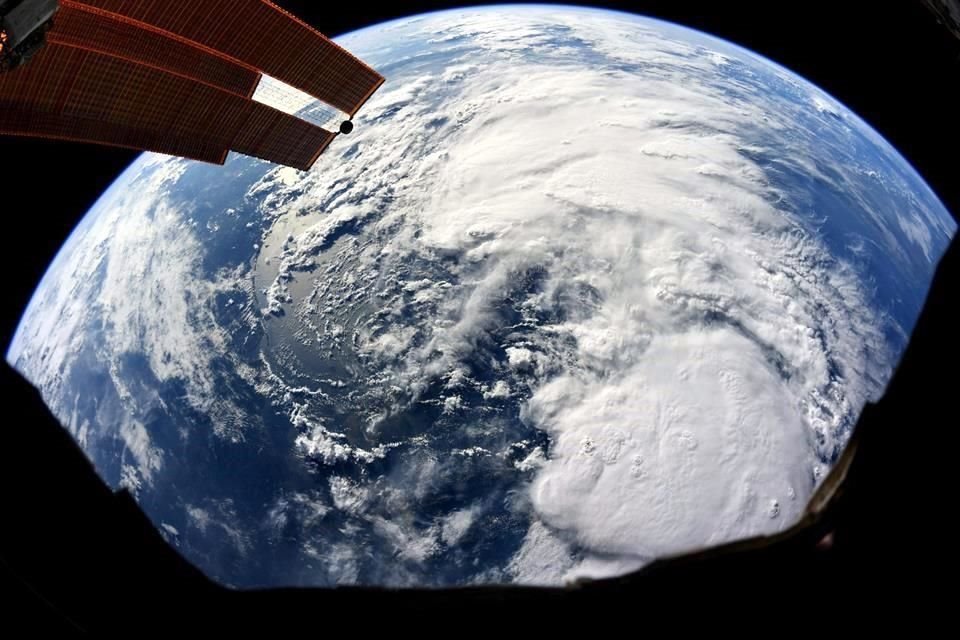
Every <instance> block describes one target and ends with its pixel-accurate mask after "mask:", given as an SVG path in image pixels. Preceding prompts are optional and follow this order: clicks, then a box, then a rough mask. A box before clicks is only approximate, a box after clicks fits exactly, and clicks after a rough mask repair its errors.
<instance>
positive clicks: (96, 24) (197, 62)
mask: <svg viewBox="0 0 960 640" xmlns="http://www.w3.org/2000/svg"><path fill="white" fill-rule="evenodd" d="M47 40H48V41H49V42H53V43H58V44H65V45H70V46H72V47H81V48H84V49H90V50H91V51H98V52H100V53H106V54H109V55H112V56H117V57H122V58H126V59H127V60H130V61H132V62H138V63H140V64H146V65H149V66H151V67H156V68H158V69H163V70H165V71H170V72H172V73H176V74H179V75H185V76H188V77H190V78H193V79H195V80H199V81H201V82H205V83H207V84H211V85H213V86H215V87H220V88H221V89H224V90H226V91H230V92H231V93H236V94H237V95H241V96H244V97H250V96H252V95H253V93H254V91H256V88H257V84H258V83H259V82H260V77H261V75H260V72H259V71H257V70H256V69H254V68H252V67H249V66H246V65H242V64H240V63H239V62H237V61H236V60H233V59H232V58H228V57H227V56H224V55H223V54H221V53H219V52H217V51H214V50H213V49H209V48H206V47H202V46H201V45H197V44H196V43H193V42H190V41H189V40H187V39H185V38H182V37H179V36H176V35H175V34H171V33H169V32H166V31H162V30H160V29H157V28H156V27H152V26H150V25H147V24H144V23H141V22H136V21H134V20H131V19H129V18H125V17H123V16H119V15H117V14H115V13H110V12H107V11H103V10H101V9H97V8H95V7H91V6H87V5H84V4H81V3H79V2H72V1H70V0H63V2H62V3H61V8H60V12H59V13H58V14H57V16H56V20H55V23H54V27H53V29H52V30H51V31H50V32H49V33H48V35H47Z"/></svg>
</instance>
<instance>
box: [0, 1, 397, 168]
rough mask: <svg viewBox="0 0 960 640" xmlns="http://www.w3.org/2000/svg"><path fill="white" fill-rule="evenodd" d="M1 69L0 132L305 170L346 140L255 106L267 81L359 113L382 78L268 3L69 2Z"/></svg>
mask: <svg viewBox="0 0 960 640" xmlns="http://www.w3.org/2000/svg"><path fill="white" fill-rule="evenodd" d="M46 40H47V45H46V46H45V47H44V48H43V49H41V50H40V51H39V53H37V54H36V55H35V56H34V57H33V58H32V60H31V61H30V62H29V64H26V65H24V66H23V67H22V68H19V69H16V70H13V71H10V72H8V73H0V133H2V134H9V135H24V136H39V137H48V138H55V139H63V140H74V141H83V142H94V143H100V144H107V145H115V146H123V147H131V148H137V149H146V150H151V151H157V152H161V153H167V154H171V155H178V156H183V157H186V158H191V159H197V160H203V161H207V162H215V163H220V164H222V163H223V162H224V161H225V160H226V157H227V154H228V152H229V151H231V150H233V151H237V152H239V153H243V154H245V155H250V156H255V157H258V158H263V159H265V160H270V161H273V162H276V163H279V164H285V165H288V166H292V167H296V168H298V169H307V168H309V167H310V166H312V165H313V163H314V162H315V161H316V159H317V157H318V156H319V155H320V154H321V153H322V152H323V151H324V149H326V147H327V146H328V145H329V144H330V142H331V141H332V139H333V138H334V137H335V135H336V134H334V133H332V132H329V131H326V130H325V129H322V128H320V127H317V126H316V125H314V124H311V123H309V122H306V121H304V120H301V119H298V118H297V117H295V116H293V115H289V114H287V113H284V112H282V111H279V110H277V109H274V108H272V107H270V106H267V105H265V104H261V103H260V102H256V101H254V100H252V99H251V98H252V96H253V94H254V92H255V90H256V88H257V85H258V84H259V82H260V80H261V77H262V75H261V74H263V73H265V74H268V75H270V76H272V77H274V78H276V79H278V80H280V81H282V82H285V83H287V84H289V85H292V86H294V87H296V88H297V89H300V90H301V91H304V92H306V93H308V94H310V95H313V96H314V97H316V98H318V99H320V100H322V101H323V102H326V103H327V104H329V105H331V106H333V107H335V108H337V109H339V110H341V111H343V112H345V113H346V114H348V115H349V116H353V115H354V114H355V113H356V112H357V111H358V110H359V108H360V107H361V106H362V104H363V103H364V102H365V101H366V100H367V99H368V98H369V97H370V95H371V94H372V93H373V92H374V91H376V89H377V88H378V87H379V86H380V85H381V84H382V83H383V78H382V76H380V75H379V74H377V73H376V72H375V71H373V69H371V68H370V67H368V66H367V65H365V64H364V63H362V62H360V61H359V60H357V59H356V58H354V57H353V56H352V55H351V54H349V53H348V52H346V51H344V50H343V49H341V48H340V47H339V46H337V45H336V44H334V43H332V42H330V41H329V40H327V39H326V38H325V37H323V36H322V35H320V34H319V33H317V32H316V31H314V30H313V29H312V28H310V27H309V26H307V25H305V24H304V23H302V22H300V21H299V20H297V19H295V18H293V17H292V16H290V15H289V14H287V13H285V12H283V11H282V10H280V9H279V8H277V7H276V6H274V5H273V4H271V3H269V2H266V1H264V0H190V1H181V0H131V1H126V0H63V1H62V2H61V3H60V11H59V12H58V13H57V15H56V18H55V22H54V27H53V28H52V29H50V30H49V32H48V33H46Z"/></svg>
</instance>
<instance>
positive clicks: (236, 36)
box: [76, 0, 383, 116]
mask: <svg viewBox="0 0 960 640" xmlns="http://www.w3.org/2000/svg"><path fill="white" fill-rule="evenodd" d="M76 1H77V2H79V3H80V4H84V5H87V6H90V7H95V8H98V9H102V10H105V11H109V12H112V13H115V14H118V15H122V16H126V17H128V18H131V19H133V20H138V21H140V22H144V23H147V24H150V25H153V26H155V27H157V28H159V29H163V30H164V31H169V32H171V33H174V34H177V35H179V36H182V37H184V38H186V39H188V40H191V41H193V42H196V43H199V44H202V45H204V46H206V47H209V48H211V49H215V50H217V51H220V52H222V53H224V54H226V55H228V56H230V57H232V58H235V59H237V60H239V61H241V62H243V63H244V64H247V65H250V66H251V67H255V68H257V69H259V70H261V71H262V72H263V73H266V74H267V75H270V76H272V77H274V78H276V79H278V80H280V81H282V82H285V83H286V84H289V85H291V86H294V87H296V88H298V89H300V90H301V91H304V92H306V93H308V94H310V95H312V96H314V97H315V98H318V99H319V100H322V101H324V102H326V103H327V104H329V105H331V106H334V107H336V108H337V109H340V110H341V111H344V112H346V113H348V114H350V115H351V116H352V115H354V114H355V113H356V112H357V111H358V110H359V109H360V107H361V106H362V105H363V103H364V102H366V100H367V99H368V98H369V97H370V96H371V95H372V94H373V92H374V91H376V90H377V88H378V87H379V86H380V85H381V84H382V83H383V77H382V76H381V75H380V74H379V73H377V72H376V71H374V70H373V69H371V68H370V67H369V66H367V65H366V64H365V63H363V62H362V61H360V60H359V59H357V58H356V57H354V56H353V55H352V54H350V53H349V52H348V51H346V50H344V49H343V48H341V47H339V46H338V45H336V44H334V43H333V42H331V41H330V40H328V39H327V38H326V37H325V36H323V35H322V34H321V33H319V32H318V31H316V30H314V29H313V28H312V27H310V26H309V25H307V24H305V23H303V22H301V21H300V20H298V19H297V18H295V17H294V16H292V15H290V14H288V13H287V12H285V11H283V10H282V9H280V8H279V7H277V6H276V5H274V4H272V3H270V2H266V1H265V0H182V1H173V2H172V1H168V0H76Z"/></svg>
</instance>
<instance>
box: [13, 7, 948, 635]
mask: <svg viewBox="0 0 960 640" xmlns="http://www.w3.org/2000/svg"><path fill="white" fill-rule="evenodd" d="M173 1H180V0H173ZM183 1H186V0H183ZM278 4H280V5H282V6H284V7H285V8H287V9H289V10H291V11H293V12H294V13H296V14H298V15H299V16H301V17H303V18H304V19H305V20H307V21H308V22H310V23H312V24H313V25H315V26H316V27H317V28H319V29H320V30H321V31H323V32H324V33H327V34H328V35H331V36H333V35H336V34H339V33H342V32H346V31H350V30H352V29H355V28H358V27H361V26H366V25H369V24H375V23H377V22H380V21H382V20H384V19H389V18H394V17H400V16H403V15H410V14H415V13H420V12H422V11H427V10H433V9H440V8H446V7H451V6H458V5H457V4H454V3H442V2H402V3H391V4H390V5H387V6H384V7H379V6H375V5H366V4H365V3H362V2H353V3H341V4H327V3H321V2H318V1H315V0H310V1H308V0H300V1H295V0H280V1H279V2H278ZM578 4H597V5H600V4H602V6H608V7H610V8H615V9H620V10H625V11H634V12H637V13H642V14H646V15H650V16H654V17H659V18H662V19H666V20H670V21H673V22H678V23H680V24H684V25H687V26H690V27H694V28H697V29H700V30H703V31H705V32H707V33H711V34H714V35H717V36H720V37H723V38H725V39H728V40H731V41H732V42H735V43H737V44H740V45H742V46H745V47H747V48H749V49H752V50H754V51H757V52H759V53H761V54H763V55H765V56H766V57H768V58H771V59H772V60H774V61H776V62H779V63H780V64H782V65H784V66H786V67H787V68H790V69H792V70H794V71H796V72H797V73H799V74H800V75H801V76H804V77H806V78H807V79H810V80H812V81H813V82H815V83H816V84H818V85H819V86H821V87H822V88H824V89H825V90H826V91H827V92H828V93H830V94H832V95H834V96H835V97H837V98H839V99H840V100H841V101H842V102H844V103H846V104H847V105H848V106H849V107H850V108H851V109H853V110H854V111H855V112H856V113H858V114H859V115H861V116H862V117H863V118H864V119H866V120H867V121H868V122H869V123H870V124H872V125H873V126H874V127H875V128H876V129H877V130H878V131H880V133H882V134H883V135H884V136H885V137H886V138H887V139H889V140H890V141H891V142H892V143H893V144H894V146H896V147H897V148H898V149H899V150H900V151H901V152H902V153H903V154H904V155H905V156H906V157H907V159H908V160H909V161H910V162H911V163H912V164H913V165H914V166H915V167H916V168H917V169H918V170H919V172H920V173H921V175H923V176H924V178H925V179H926V180H927V181H928V182H929V183H930V185H931V186H932V187H933V189H934V191H936V192H937V194H938V195H939V196H940V198H941V199H942V200H943V201H944V203H945V204H946V205H947V208H948V209H949V210H950V211H952V212H953V213H954V216H955V217H956V215H957V214H958V213H960V175H958V174H960V172H958V169H960V161H958V160H957V159H956V157H957V154H958V152H960V127H958V124H960V122H958V120H960V41H958V40H957V39H956V38H954V37H953V36H952V35H951V33H950V32H949V31H948V30H947V29H945V28H944V27H942V26H941V25H939V24H938V23H937V21H936V19H935V17H934V16H933V14H932V13H930V12H929V11H928V10H927V8H926V6H925V4H924V3H923V2H922V1H921V0H889V1H885V2H860V1H851V0H833V1H831V2H823V1H820V0H816V1H814V0H811V1H807V2H796V3H794V2H787V1H783V0H781V1H779V2H777V1H774V0H767V1H766V2H737V1H719V0H713V1H706V0H698V1H692V0H661V1H653V0H651V1H647V2H640V1H638V2H609V3H588V2H585V3H578ZM135 157H136V154H134V153H130V152H126V151H121V150H112V149H103V148H96V147H92V146H86V145H67V144H60V143H53V142H44V141H33V140H15V139H10V138H4V139H0V194H2V196H0V197H2V199H0V212H2V213H3V224H4V226H3V230H4V238H5V242H4V247H3V250H2V251H0V257H2V260H3V270H2V271H0V273H3V274H4V276H5V278H4V296H3V316H2V325H0V343H2V346H3V350H4V352H5V350H6V347H7V345H8V344H9V341H10V338H11V337H12V334H13V331H14V329H15V327H16V324H17V322H18V320H19V317H20V314H21V312H22V310H23V309H24V308H25V306H26V304H27V302H28V301H29V298H30V295H31V294H32V292H33V290H34V288H35V286H36V284H37V283H38V282H39V280H40V278H41V277H42V275H43V273H44V271H45V270H46V268H47V266H48V265H49V263H50V261H51V260H52V258H53V257H54V255H55V254H56V252H57V250H58V249H59V248H60V246H61V245H62V244H63V242H64V240H65V239H66V237H67V235H68V234H69V233H70V231H71V230H72V228H73V227H74V226H75V225H76V224H77V223H78V222H79V221H80V219H81V217H82V216H83V215H84V214H85V212H86V211H87V210H88V209H89V207H90V206H91V204H92V203H93V202H94V201H95V200H96V198H97V197H98V196H99V195H100V194H101V193H102V192H103V191H104V190H105V189H106V188H107V187H108V186H109V185H110V184H111V183H112V182H113V180H114V179H115V178H116V177H117V175H118V174H119V172H120V171H122V170H123V169H124V168H125V167H126V166H127V165H128V164H129V163H130V162H131V161H132V160H133V159H134V158H135ZM958 251H960V250H958V249H957V245H956V242H955V243H954V245H953V246H952V247H951V250H950V252H949V253H948V256H947V258H945V260H944V262H943V263H942V265H941V268H940V271H939V274H938V276H937V280H936V283H935V288H934V292H933V293H932V294H931V297H930V299H929V300H928V304H927V308H926V309H925V312H924V316H923V317H922V318H921V322H920V324H919V325H918V328H917V331H916V333H915V335H914V340H913V342H912V343H911V346H910V349H909V351H908V354H907V356H906V357H905V359H904V361H903V364H902V366H901V367H900V369H899V370H898V372H897V375H896V377H895V379H894V382H893V383H892V384H891V386H890V388H889V393H888V395H887V397H886V398H885V399H884V400H883V401H882V402H881V403H880V404H879V405H878V407H876V408H872V409H870V410H869V411H867V412H865V416H864V418H863V419H862V420H861V422H860V425H859V427H858V438H859V439H860V447H861V449H860V454H859V455H858V457H857V459H856V461H855V463H854V467H853V469H852V471H851V483H850V487H849V490H848V492H847V495H846V496H845V499H844V500H843V501H842V503H841V504H840V506H839V507H838V509H837V510H836V513H834V514H833V516H832V518H831V521H830V526H831V527H832V528H833V529H834V530H835V536H834V540H835V544H834V547H833V549H832V550H830V551H827V552H825V551H814V550H812V545H811V541H810V540H809V539H807V538H804V537H802V536H801V537H800V538H798V539H794V540H790V541H786V542H784V543H782V544H779V545H774V546H773V547H770V548H768V549H766V550H761V551H756V552H753V553H751V554H747V555H743V554H740V553H729V554H726V555H721V556H720V557H714V558H712V559H709V560H705V561H702V562H700V563H692V562H691V563H684V564H681V566H678V567H674V568H673V569H666V568H664V569H662V570H659V569H658V570H654V571H653V572H651V573H652V575H649V576H638V577H633V578H628V579H624V580H618V581H613V582H610V583H605V584H603V585H599V586H596V587H591V588H582V589H575V590H572V591H520V592H517V591H505V590H492V591H481V592H466V593H452V592H447V593H406V594H390V593H384V592H364V591H343V590H341V591H338V592H336V593H334V592H316V591H307V592H296V593H286V592H274V593H271V594H233V593H230V592H226V591H224V590H222V589H219V588H217V587H215V586H213V585H210V584H208V583H206V582H205V581H204V580H203V579H202V577H201V576H199V575H198V574H196V573H195V572H194V571H193V570H192V569H190V568H189V567H187V566H185V565H183V564H181V563H180V562H179V561H178V559H177V557H176V555H175V554H173V553H172V552H170V551H169V550H168V549H167V548H166V547H165V545H163V543H162V542H161V541H160V539H159V537H158V536H157V534H156V533H155V531H154V530H153V529H152V527H151V526H150V525H149V524H148V523H146V522H145V521H144V520H143V519H142V517H141V516H140V515H139V511H138V510H137V509H136V508H135V507H134V506H133V505H132V503H131V502H130V501H129V499H128V498H127V497H125V496H123V495H121V496H113V495H111V494H110V493H109V491H107V490H106V489H105V487H103V486H102V485H100V484H99V483H98V482H97V481H96V479H95V477H94V476H93V474H92V471H91V470H90V468H89V467H88V466H87V465H86V464H85V460H84V459H83V458H82V456H80V455H79V453H78V450H76V449H75V448H74V447H73V445H72V440H70V438H69V436H68V435H67V434H66V433H65V432H64V431H63V430H62V429H60V428H59V426H58V425H57V423H56V422H55V421H54V420H53V418H52V417H50V415H49V414H48V413H47V412H46V410H45V408H44V406H43V404H42V403H41V402H40V400H39V398H38V396H37V395H36V394H35V393H34V392H33V391H32V389H31V388H30V387H29V386H28V385H26V384H25V383H24V382H23V381H22V380H21V379H20V378H19V376H17V375H16V374H15V373H13V372H12V371H11V369H10V368H9V367H8V366H6V364H5V363H4V364H2V365H0V373H2V377H3V400H4V407H3V408H4V412H3V415H4V420H3V424H4V426H5V429H4V435H5V437H4V440H3V444H2V445H0V491H2V494H0V495H2V502H0V504H2V506H0V514H2V515H0V590H2V593H0V635H4V636H5V637H13V636H14V635H19V634H16V633H11V632H15V631H16V630H17V629H23V630H24V631H28V632H29V633H30V635H34V634H36V633H40V632H43V631H57V630H71V629H72V630H74V631H76V630H79V629H87V630H93V631H96V632H104V631H113V632H121V633H135V634H137V635H140V634H141V633H144V632H158V631H160V630H164V631H171V632H175V631H182V632H184V633H193V632H197V631H217V632H223V633H227V632H231V631H250V632H256V631H274V632H279V631H281V630H283V631H295V630H306V631H310V630H312V631H315V632H316V633H317V634H319V633H324V632H327V633H329V632H331V631H334V630H336V629H339V628H340V626H341V625H344V627H345V628H354V629H357V630H366V631H371V630H378V631H389V630H396V631H397V632H408V631H409V630H411V629H421V630H422V629H426V630H427V631H426V633H431V632H432V633H443V632H444V629H448V630H450V631H451V632H452V631H453V629H451V628H450V627H446V626H436V625H434V624H431V622H432V621H439V620H440V619H441V618H447V617H451V616H454V617H456V618H458V619H459V624H460V625H463V626H466V627H467V629H468V630H476V629H478V628H480V627H484V628H486V627H488V626H490V627H492V626H498V625H499V624H500V623H501V622H502V621H503V620H504V618H505V617H507V616H517V617H519V618H520V619H524V618H525V619H527V620H528V621H531V620H532V621H534V622H535V623H536V624H539V623H541V622H545V621H547V620H550V619H557V618H559V619H563V618H564V617H565V616H564V615H559V613H560V612H568V615H570V613H569V612H573V613H572V616H571V617H573V618H577V619H581V620H583V619H589V618H592V617H594V616H597V617H601V616H603V617H609V616H613V620H612V621H613V622H618V620H619V619H620V618H621V616H622V618H623V619H624V620H625V621H626V620H631V619H632V624H631V623H629V622H628V623H627V624H630V627H628V628H629V629H631V630H633V631H635V632H636V631H641V630H642V629H645V628H648V625H650V624H656V623H657V618H658V616H663V617H664V618H665V622H671V620H672V621H674V622H671V624H675V621H676V618H673V617H669V618H668V617H667V614H666V611H665V609H664V608H662V607H661V605H662V604H670V603H673V604H678V603H685V604H688V605H689V604H690V603H691V602H692V601H694V600H700V599H705V598H708V597H709V598H716V596H717V595H719V596H720V600H721V601H722V602H724V603H725V605H728V606H729V607H730V608H728V609H727V612H728V614H727V616H725V617H726V618H727V619H729V620H730V622H731V623H733V624H737V625H738V626H741V625H742V623H743V622H745V621H746V620H748V619H752V618H749V616H752V615H753V612H754V611H755V610H756V608H757V607H756V606H755V605H756V601H757V600H758V599H759V600H762V601H763V602H764V603H765V604H771V605H772V606H771V608H769V609H767V611H768V613H776V614H777V615H778V616H780V617H781V618H782V619H783V620H784V621H791V624H793V623H794V622H800V623H804V622H806V624H807V625H811V626H819V625H820V623H821V622H822V619H821V616H823V615H824V607H826V610H827V612H829V613H828V614H827V615H830V614H831V613H832V615H837V614H840V615H844V616H847V617H848V618H849V619H850V620H853V621H858V622H862V621H873V622H876V621H880V620H882V619H884V618H886V617H888V616H897V617H904V619H906V620H907V621H910V622H912V623H914V624H916V625H919V626H922V625H923V624H925V623H928V624H932V623H933V621H934V619H935V614H937V613H941V614H942V613H945V611H944V610H943V608H942V607H944V606H946V605H948V604H950V603H952V601H953V597H952V595H951V593H952V590H953V589H955V587H952V586H951V583H952V577H953V574H954V571H955V569H956V564H955V557H956V545H957V536H956V533H955V525H951V524H950V522H951V521H952V517H954V514H953V511H954V499H953V495H952V491H951V490H952V489H953V487H954V486H955V485H956V481H955V480H954V479H952V477H951V476H952V474H951V471H952V469H953V468H954V467H955V464H952V459H951V457H948V456H950V455H951V454H953V453H954V449H953V447H952V445H953V441H954V438H953V433H952V432H953V430H954V429H955V427H956V424H957V419H956V415H955V413H956V407H955V405H954V404H953V403H954V397H956V391H957V374H956V357H957V346H956V345H957V337H956V333H955V332H956V331H957V327H958V326H960V325H958V322H957V316H956V311H955V309H954V306H955V305H954V304H953V300H952V298H953V296H954V295H955V292H956V291H957V289H956V286H957V283H958V282H960V276H958V272H957V268H958V267H957V265H958V259H960V258H958V256H957V255H956V254H957V253H958ZM801 594H802V595H803V596H804V597H802V598H801V599H799V600H797V599H796V598H795V596H796V595H801ZM696 617H697V616H690V615H688V616H687V617H686V619H685V621H687V622H689V621H690V619H693V620H692V621H694V622H697V620H695V618H696ZM704 621H705V620H704ZM710 621H711V623H713V622H717V623H720V622H721V621H720V619H719V618H716V619H714V618H710ZM641 622H642V624H640V623H641ZM700 623H701V624H702V623H703V621H702V622H700ZM658 626H659V625H657V627H658ZM654 628H656V627H654ZM781 628H783V627H782V626H780V625H778V626H777V627H776V628H773V627H770V628H769V629H770V630H771V631H773V630H774V629H777V630H779V629H781Z"/></svg>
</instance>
